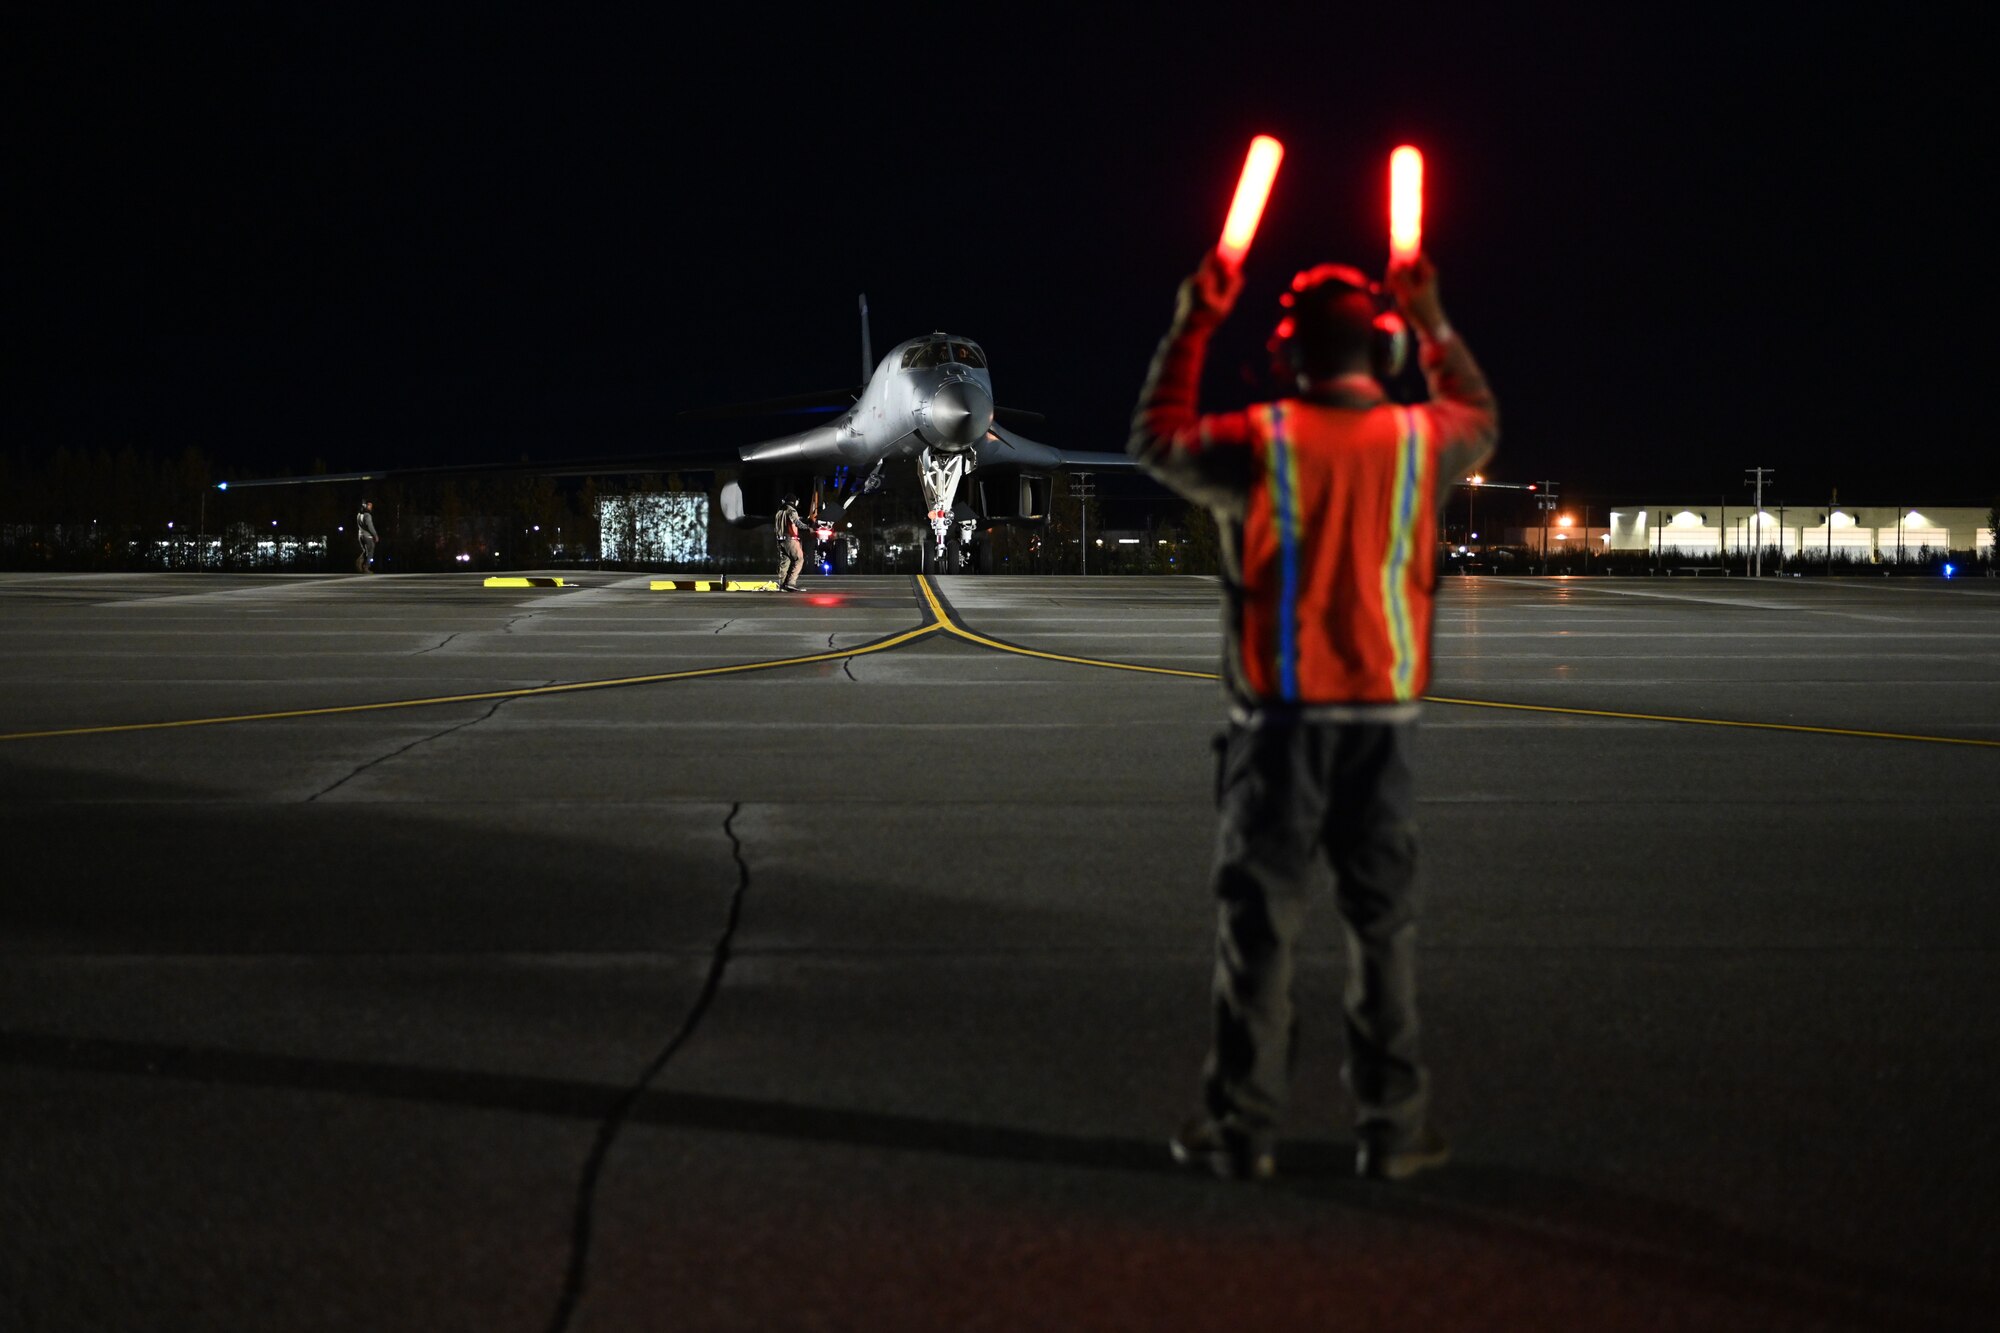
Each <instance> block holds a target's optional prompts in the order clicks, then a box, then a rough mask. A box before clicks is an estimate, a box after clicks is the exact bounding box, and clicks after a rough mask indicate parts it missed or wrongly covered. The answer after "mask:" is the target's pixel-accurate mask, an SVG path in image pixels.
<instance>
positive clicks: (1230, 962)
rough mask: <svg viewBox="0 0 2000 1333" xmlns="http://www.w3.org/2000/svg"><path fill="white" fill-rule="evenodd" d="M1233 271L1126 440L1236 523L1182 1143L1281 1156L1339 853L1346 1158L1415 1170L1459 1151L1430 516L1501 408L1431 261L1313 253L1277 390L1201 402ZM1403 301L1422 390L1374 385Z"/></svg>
mask: <svg viewBox="0 0 2000 1333" xmlns="http://www.w3.org/2000/svg"><path fill="white" fill-rule="evenodd" d="M1242 285H1243V280H1242V276H1241V274H1240V273H1239V272H1237V271H1236V270H1235V269H1233V268H1231V267H1230V266H1228V265H1226V264H1224V263H1223V262H1222V260H1221V259H1220V257H1219V256H1217V255H1216V254H1215V253H1213V252H1211V253H1210V254H1209V255H1208V256H1207V257H1206V258H1204V259H1203V261H1202V263H1201V265H1200V267H1199V268H1198V269H1197V270H1196V271H1195V272H1194V273H1193V274H1192V275H1191V276H1189V277H1188V278H1187V279H1186V280H1185V281H1184V282H1183V283H1182V284H1181V287H1180V292H1179V296H1178V300H1177V303H1176V307H1175V311H1174V319H1173V323H1172V325H1171V327H1170V328H1169V329H1168V331H1167V334H1166V337H1165V338H1164V339H1162V341H1161V343H1160V346H1159V350H1158V352H1157V353H1156V354H1155V356H1154V358H1153V364H1152V367H1151V369H1150V371H1149V372H1148V374H1147V377H1146V382H1145V386H1144V388H1143V389H1142V390H1141V391H1140V395H1139V403H1138V407H1137V409H1136V411H1135V413H1134V417H1133V422H1132V435H1131V439H1130V440H1129V441H1128V442H1127V445H1126V450H1127V452H1128V453H1130V454H1131V455H1132V456H1133V457H1134V458H1136V459H1137V460H1138V462H1139V463H1140V465H1141V466H1142V467H1144V468H1145V470H1146V471H1147V472H1149V473H1151V474H1152V475H1153V476H1154V477H1155V478H1157V479H1158V480H1160V481H1161V482H1163V483H1165V484H1166V485H1167V486H1169V487H1171V488H1172V489H1173V490H1175V491H1178V492H1179V493H1180V494H1182V495H1184V496H1186V497H1187V498H1189V499H1191V500H1194V501H1196V502H1199V503H1202V504H1205V505H1207V506H1208V507H1209V509H1210V510H1211V511H1213V513H1214V515H1215V518H1216V523H1217V527H1218V529H1219V530H1220V532H1221V534H1222V542H1221V546H1222V559H1223V576H1222V587H1223V597H1224V634H1225V645H1224V650H1223V681H1224V688H1225V691H1226V694H1227V698H1228V703H1229V724H1228V728H1227V730H1226V732H1225V733H1224V734H1223V735H1222V736H1219V737H1218V738H1217V749H1218V751H1219V754H1218V763H1219V768H1218V771H1217V775H1216V793H1217V806H1218V809H1217V817H1218V830H1217V836H1216V850H1215V860H1214V865H1213V869H1212V870H1211V872H1210V887H1211V888H1212V890H1213V892H1214V894H1215V896H1216V899H1217V901H1218V904H1219V910H1218V913H1217V924H1216V963H1215V972H1214V980H1213V982H1212V999H1213V1022H1214V1028H1213V1035H1212V1039H1211V1044H1210V1047H1209V1052H1208V1057H1207V1060H1206V1063H1205V1065H1204V1067H1203V1079H1202V1092H1203V1101H1204V1103H1205V1106H1204V1109H1203V1111H1202V1113H1201V1114H1199V1115H1197V1116H1196V1117H1195V1118H1194V1119H1192V1120H1190V1121H1189V1122H1188V1123H1187V1124H1186V1125H1184V1126H1183V1127H1182V1128H1181V1130H1180V1131H1179V1132H1178V1133H1176V1134H1175V1135H1174V1136H1173V1138H1172V1140H1171V1141H1170V1144H1169V1146H1170V1147H1171V1149H1172V1151H1173V1156H1174V1158H1175V1160H1177V1161H1179V1162H1181V1163H1182V1164H1184V1165H1203V1166H1207V1167H1209V1168H1210V1169H1212V1170H1214V1171H1215V1172H1216V1173H1217V1174H1218V1175H1221V1176H1224V1177H1229V1178H1237V1179H1263V1178H1266V1177H1269V1176H1270V1175H1272V1174H1273V1173H1274V1171H1275V1170H1276V1160H1275V1153H1274V1140H1275V1134H1276V1127H1277V1123H1278V1120H1279V1117H1280V1115H1281V1113H1282V1112H1283V1110H1284V1105H1285V1098H1286V1095H1287V1093H1288V1090H1289V1084H1290V1079H1291V1064H1292V1057H1293V1054H1294V1050H1295V1043H1296V1039H1297V1026H1296V1020H1295V1018H1294V1011H1293V1007H1292V970H1293V962H1292V954H1293V950H1294V947H1295V945H1296V942H1297V940H1298V938H1299V935H1300V932H1301V929H1302V928H1303V926H1304V924H1305V912H1306V888H1307V883H1308V876H1309V874H1310V872H1311V870H1312V867H1313V865H1314V863H1315V861H1316V859H1317V858H1318V857H1320V856H1324V857H1325V858H1326V860H1327V862H1328V863H1329V864H1330V866H1331V867H1332V870H1333V875H1334V893H1335V905H1336V907H1337V909H1338V911H1339V913H1340V920H1341V924H1342V926H1343V928H1344V933H1345V936H1346V943H1347V990H1346V997H1345V1009H1346V1029H1347V1061H1346V1065H1345V1067H1344V1069H1343V1071H1342V1072H1343V1074H1344V1076H1345V1079H1346V1083H1347V1087H1348V1090H1349V1091H1350V1093H1351V1094H1352V1095H1353V1098H1354V1102H1355V1114H1356V1120H1357V1122H1358V1134H1357V1138H1358V1145H1357V1148H1356V1152H1355V1169H1356V1171H1357V1172H1358V1173H1359V1174H1361V1175H1363V1176H1367V1177H1373V1178H1377V1179H1388V1180H1401V1179H1403V1178H1404V1177H1406V1176H1409V1175H1411V1174H1413V1173H1415V1172H1417V1171H1421V1170H1423V1169H1425V1168H1427V1167H1434V1166H1440V1165H1442V1164H1443V1163H1444V1162H1445V1160H1446V1159H1447V1158H1448V1157H1449V1156H1450V1148H1449V1146H1448V1145H1447V1144H1446V1142H1445V1140H1444V1138H1443V1136H1442V1135H1440V1134H1439V1133H1438V1132H1437V1130H1436V1129H1435V1128H1434V1127H1433V1126H1432V1125H1431V1123H1430V1121H1429V1118H1428V1109H1429V1087H1428V1076H1427V1074H1426V1072H1425V1069H1424V1066H1423V1063H1422V1061H1421V1059H1420V1058H1419V1056H1418V1051H1417V989H1416V920H1417V912H1416V899H1415V881H1416V868H1417V866H1416V854H1417V829H1416V822H1415V820H1416V797H1415V793H1414V790H1413V786H1412V781H1411V774H1410V769H1409V762H1408V761H1409V754H1410V742H1411V739H1412V736H1411V733H1412V731H1413V729H1414V725H1415V722H1416V719H1417V710H1418V700H1419V699H1420V698H1421V696H1422V695H1423V692H1424V689H1425V687H1426V685H1427V684H1428V682H1429V678H1430V637H1431V590H1432V586H1433V583H1434V578H1435V559H1436V548H1437V542H1438V534H1437V515H1438V511H1439V510H1440V509H1441V508H1442V506H1443V503H1444V500H1445V497H1446V496H1448V495H1449V494H1450V489H1451V486H1452V483H1453V482H1455V481H1456V480H1457V479H1459V478H1460V477H1463V476H1465V475H1467V474H1468V473H1470V472H1471V471H1473V469H1475V468H1477V467H1478V466H1479V465H1480V464H1481V463H1482V462H1483V461H1484V460H1485V459H1486V458H1487V457H1488V456H1489V455H1490V454H1491V453H1492V451H1493V446H1494V443H1495V441H1496V440H1497V439H1498V436H1499V424H1498V415H1497V410H1496V408H1495V405H1494V400H1493V395H1492V394H1491V393H1490V392H1489V391H1488V389H1487V387H1486V381H1485V378H1484V377H1483V376H1482V375H1481V374H1480V371H1479V367H1478V365H1477V364H1476V363H1475V362H1474V361H1473V359H1472V353H1471V352H1470V351H1468V350H1467V348H1466V346H1465V344H1464V342H1462V341H1461V340H1460V339H1459V338H1458V336H1457V335H1456V334H1455V333H1454V332H1453V331H1452V329H1451V326H1450V325H1449V324H1447V323H1446V322H1445V317H1444V310H1443V307H1442V306H1441V305H1440V304H1439V301H1438V291H1437V278H1436V270H1435V269H1434V268H1433V267H1432V265H1431V263H1430V261H1429V259H1427V258H1425V257H1423V256H1421V255H1419V256H1417V257H1416V258H1415V259H1413V260H1409V261H1405V262H1402V263H1400V264H1396V265H1393V266H1392V267H1391V268H1390V270H1389V275H1388V279H1387V286H1388V292H1387V293H1384V292H1383V291H1381V290H1380V289H1379V288H1378V287H1377V286H1376V285H1375V284H1374V283H1372V282H1370V281H1369V280H1368V279H1367V278H1366V277H1365V276H1363V275H1362V274H1361V273H1360V272H1359V271H1357V270H1355V269H1352V268H1348V267H1345V266H1342V265H1333V264H1322V265H1319V266H1318V267H1316V268H1312V269H1308V270H1306V271H1305V272H1303V273H1300V274H1299V275H1298V276H1297V277H1296V278H1294V279H1293V280H1292V284H1291V290H1290V291H1289V292H1288V293H1287V294H1286V295H1285V297H1284V298H1283V300H1282V304H1283V305H1284V307H1285V312H1284V317H1283V318H1282V319H1281V320H1280V322H1279V324H1278V328H1277V332H1276V334H1275V335H1274V337H1273V339H1272V345H1271V350H1272V352H1273V355H1274V365H1275V366H1277V367H1278V368H1280V369H1281V370H1282V373H1283V374H1284V375H1285V376H1286V377H1287V378H1288V380H1289V383H1287V384H1286V385H1284V386H1283V388H1282V390H1281V393H1282V395H1283V396H1281V397H1280V398H1279V399H1278V400H1277V401H1275V402H1268V403H1259V404H1257V405H1255V406H1252V407H1250V408H1248V409H1246V410H1244V411H1241V412H1226V413H1221V414H1217V415H1207V416H1204V415H1201V414H1200V413H1199V412H1198V411H1197V410H1196V400H1197V396H1198V392H1197V391H1198V389H1199V386H1200V383H1201V372H1202V362H1203V360H1204V358H1205V356H1206V353H1207V349H1208V342H1209V337H1210V335H1211V334H1212V333H1213V332H1214V330H1215V328H1216V326H1217V325H1219V324H1221V323H1222V321H1223V320H1224V319H1225V318H1226V317H1227V316H1228V314H1229V312H1230V309H1231V308H1232V307H1233V306H1234V305H1235V302H1236V297H1237V295H1238V293H1239V292H1240V291H1241V290H1242ZM1391 294H1393V298H1394V299H1393V301H1392V300H1391V299H1390V297H1391ZM1396 305H1400V306H1401V309H1402V312H1403V314H1404V315H1406V316H1407V317H1408V319H1409V321H1410V322H1411V323H1413V324H1414V325H1416V329H1417V333H1418V335H1419V338H1420V341H1421V345H1422V360H1423V368H1424V373H1425V377H1426V380H1427V381H1428V383H1429V386H1430V401H1428V402H1425V403H1422V404H1418V405H1415V406H1399V405H1397V404H1395V403H1392V402H1391V401H1390V400H1389V398H1388V395H1387V394H1386V393H1385V392H1384V390H1383V386H1382V380H1383V379H1386V378H1389V377H1391V376H1392V375H1393V374H1394V366H1395V364H1396V363H1399V362H1400V359H1401V356H1402V352H1403V344H1404V341H1405V339H1406V336H1407V335H1406V334H1405V333H1404V332H1403V326H1402V324H1401V322H1400V320H1399V319H1398V318H1397V315H1396V311H1395V309H1394V307H1395V306H1396Z"/></svg>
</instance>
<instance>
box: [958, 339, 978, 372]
mask: <svg viewBox="0 0 2000 1333" xmlns="http://www.w3.org/2000/svg"><path fill="white" fill-rule="evenodd" d="M951 354H952V356H953V357H954V358H955V359H956V360H958V361H961V362H963V363H964V364H966V365H968V366H971V367H973V368H974V369H975V370H984V369H986V357H985V355H984V354H982V353H981V352H980V350H979V349H978V348H977V347H974V346H973V345H972V344H971V343H953V344H952V345H951Z"/></svg>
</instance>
